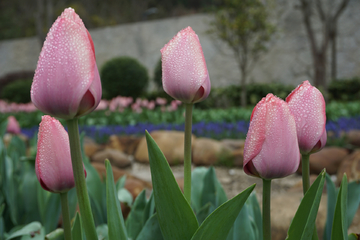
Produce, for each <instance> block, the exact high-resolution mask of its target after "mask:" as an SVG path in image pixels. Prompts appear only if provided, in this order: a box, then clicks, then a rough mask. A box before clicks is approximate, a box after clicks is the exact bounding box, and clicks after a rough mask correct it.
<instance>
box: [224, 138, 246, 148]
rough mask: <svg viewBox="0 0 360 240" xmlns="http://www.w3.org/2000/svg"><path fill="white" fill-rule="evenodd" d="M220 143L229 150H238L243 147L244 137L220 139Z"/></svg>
mask: <svg viewBox="0 0 360 240" xmlns="http://www.w3.org/2000/svg"><path fill="white" fill-rule="evenodd" d="M221 143H222V144H223V145H224V146H225V147H227V148H229V149H231V150H238V149H244V145H245V139H222V140H221Z"/></svg>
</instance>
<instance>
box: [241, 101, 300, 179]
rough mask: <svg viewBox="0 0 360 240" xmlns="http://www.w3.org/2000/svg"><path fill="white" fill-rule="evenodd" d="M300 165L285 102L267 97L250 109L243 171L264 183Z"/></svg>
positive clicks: (291, 123)
mask: <svg viewBox="0 0 360 240" xmlns="http://www.w3.org/2000/svg"><path fill="white" fill-rule="evenodd" d="M299 163H300V152H299V148H298V142H297V135H296V125H295V120H294V117H293V116H292V114H291V112H290V109H289V107H288V106H287V104H286V102H284V101H283V100H281V99H279V98H277V97H275V96H274V95H272V94H268V95H267V96H266V98H263V99H262V100H261V101H260V102H259V103H258V104H257V105H256V107H255V108H254V111H253V113H252V118H251V122H250V127H249V132H248V134H247V137H246V141H245V147H244V171H245V172H246V173H247V174H250V175H254V176H260V177H261V178H265V179H272V178H280V177H285V176H288V175H290V174H292V173H294V172H295V171H296V170H297V168H298V166H299Z"/></svg>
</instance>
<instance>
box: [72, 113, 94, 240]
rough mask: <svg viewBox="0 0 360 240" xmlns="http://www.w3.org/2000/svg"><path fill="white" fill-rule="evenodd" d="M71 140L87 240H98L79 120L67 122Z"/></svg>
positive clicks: (76, 184) (76, 183) (81, 213)
mask: <svg viewBox="0 0 360 240" xmlns="http://www.w3.org/2000/svg"><path fill="white" fill-rule="evenodd" d="M66 123H67V125H68V133H69V140H70V152H71V161H72V167H73V171H74V179H75V187H76V194H77V197H78V202H79V209H80V217H81V221H82V224H83V226H84V230H85V235H86V239H88V240H97V239H98V236H97V234H96V229H95V223H94V218H93V215H92V212H91V207H90V201H89V195H88V192H87V188H86V182H85V174H84V166H83V161H82V156H81V148H80V137H79V128H78V119H77V118H74V119H70V120H67V121H66Z"/></svg>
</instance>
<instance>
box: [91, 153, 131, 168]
mask: <svg viewBox="0 0 360 240" xmlns="http://www.w3.org/2000/svg"><path fill="white" fill-rule="evenodd" d="M105 159H109V161H110V162H111V165H113V166H116V167H119V168H125V167H128V166H130V165H131V160H130V158H129V156H128V155H126V154H125V153H123V152H121V151H120V150H117V149H110V148H106V149H104V150H102V151H99V152H97V153H95V154H94V155H93V156H92V157H91V161H93V162H99V163H103V162H104V161H105Z"/></svg>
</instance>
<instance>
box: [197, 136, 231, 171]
mask: <svg viewBox="0 0 360 240" xmlns="http://www.w3.org/2000/svg"><path fill="white" fill-rule="evenodd" d="M229 159H230V161H231V162H232V161H233V160H232V151H231V149H230V148H229V147H226V146H225V145H224V144H222V142H220V141H218V140H214V139H210V138H197V139H196V140H195V142H194V147H193V159H192V161H193V163H194V164H195V165H197V166H199V165H205V166H210V165H214V164H217V163H220V162H226V161H228V160H229Z"/></svg>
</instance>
